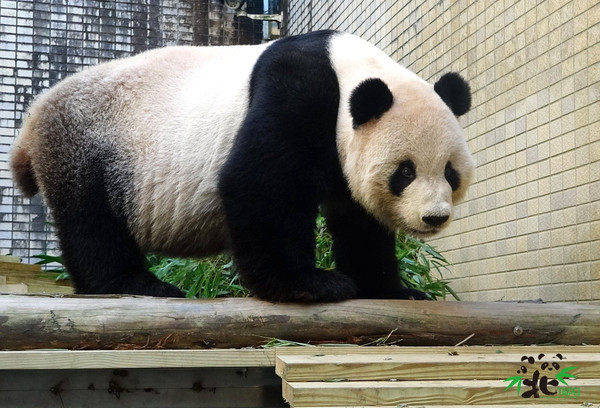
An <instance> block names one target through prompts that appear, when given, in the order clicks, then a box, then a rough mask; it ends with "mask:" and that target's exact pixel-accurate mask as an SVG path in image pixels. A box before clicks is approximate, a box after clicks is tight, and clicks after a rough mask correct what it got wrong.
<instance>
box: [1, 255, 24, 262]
mask: <svg viewBox="0 0 600 408" xmlns="http://www.w3.org/2000/svg"><path fill="white" fill-rule="evenodd" d="M2 262H10V263H20V262H21V257H19V256H13V255H0V263H2Z"/></svg>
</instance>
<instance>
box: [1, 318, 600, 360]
mask: <svg viewBox="0 0 600 408" xmlns="http://www.w3.org/2000/svg"><path fill="white" fill-rule="evenodd" d="M0 315H1V313H0ZM456 349H458V352H459V355H460V356H462V355H473V354H475V355H479V354H485V355H487V354H490V355H500V356H502V355H503V354H502V353H497V351H499V350H502V351H504V352H505V353H509V354H511V353H512V354H517V355H523V354H527V355H530V354H532V353H533V354H536V353H538V354H539V353H541V352H543V353H545V354H546V355H550V354H556V353H563V354H564V355H565V356H567V358H569V359H570V358H571V355H572V354H574V353H578V354H582V353H600V346H543V347H539V346H526V347H525V346H504V347H500V348H497V347H489V346H471V347H458V348H454V350H456ZM448 350H449V349H448V348H446V347H398V346H377V347H360V346H349V347H340V346H319V347H302V346H297V347H271V348H267V349H209V350H78V351H71V350H28V351H0V368H2V369H7V370H34V369H36V370H49V369H93V368H98V369H100V368H169V367H232V366H244V367H274V366H275V361H276V356H277V357H279V356H290V355H292V356H302V355H307V356H312V355H318V356H322V355H328V356H336V355H346V354H353V355H363V354H364V355H370V354H373V353H376V354H380V353H384V354H385V355H386V356H393V357H394V358H401V357H403V356H407V355H408V356H414V355H415V354H416V355H419V356H421V355H426V356H427V355H431V356H432V358H437V356H443V355H448Z"/></svg>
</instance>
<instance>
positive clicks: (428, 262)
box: [35, 215, 459, 300]
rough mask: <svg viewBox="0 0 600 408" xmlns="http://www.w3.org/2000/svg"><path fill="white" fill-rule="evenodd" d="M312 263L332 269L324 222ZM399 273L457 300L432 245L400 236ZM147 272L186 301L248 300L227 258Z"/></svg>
mask: <svg viewBox="0 0 600 408" xmlns="http://www.w3.org/2000/svg"><path fill="white" fill-rule="evenodd" d="M315 237H316V240H315V242H316V247H315V263H316V266H317V267H318V268H321V269H325V270H332V269H335V261H334V259H333V253H332V245H333V240H332V237H331V234H329V232H328V231H327V224H326V221H325V218H323V217H322V216H321V215H319V217H318V218H317V222H316V228H315ZM396 256H397V258H398V261H399V262H398V264H399V267H398V273H399V274H400V277H401V279H402V282H403V283H404V284H405V285H406V286H407V287H409V288H413V289H418V290H421V291H423V292H425V293H427V294H428V295H429V296H430V297H431V298H432V299H440V298H441V299H445V298H446V296H447V295H448V294H450V295H451V296H453V297H454V298H455V299H457V300H459V298H458V296H457V295H456V293H455V292H454V291H453V290H452V289H451V288H450V286H449V285H448V282H446V281H444V280H443V275H442V272H443V270H444V269H445V268H446V267H447V266H448V261H447V260H446V259H445V258H444V257H443V256H442V255H441V254H440V253H439V252H438V251H437V250H436V249H435V248H433V247H432V246H431V245H429V244H427V243H425V242H423V241H421V240H418V239H416V238H413V237H411V236H409V235H406V234H403V233H400V234H398V238H397V240H396ZM35 257H36V258H38V259H40V261H39V262H38V264H52V265H57V264H58V265H61V264H62V259H61V257H60V256H50V255H37V256H35ZM146 263H147V266H148V268H149V270H150V271H151V272H152V273H154V274H155V275H156V276H157V277H158V278H159V279H162V280H163V281H165V282H169V283H171V284H173V285H175V286H177V287H178V288H179V289H181V290H182V291H183V292H184V293H185V294H186V296H187V297H189V298H216V297H245V296H249V292H248V290H246V289H245V288H244V287H243V286H242V285H241V283H240V279H239V276H238V274H237V273H236V272H235V266H234V264H233V262H232V260H231V257H230V256H228V255H219V256H215V257H210V258H203V259H179V258H166V257H162V256H159V255H147V256H146ZM46 272H47V275H48V276H53V277H56V279H68V273H67V272H66V271H65V270H64V268H61V267H58V268H54V269H50V270H47V271H46Z"/></svg>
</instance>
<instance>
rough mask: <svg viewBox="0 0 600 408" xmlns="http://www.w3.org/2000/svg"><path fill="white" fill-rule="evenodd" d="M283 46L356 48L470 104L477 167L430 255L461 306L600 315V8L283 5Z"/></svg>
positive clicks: (582, 0) (593, 4)
mask: <svg viewBox="0 0 600 408" xmlns="http://www.w3.org/2000/svg"><path fill="white" fill-rule="evenodd" d="M287 13H288V15H287V18H288V25H287V27H286V32H287V34H298V33H303V32H307V31H312V30H318V29H324V28H332V29H339V30H343V31H347V32H352V33H355V34H358V35H360V36H362V37H363V38H365V39H367V40H369V41H371V42H372V43H374V44H376V45H377V46H379V47H380V48H381V49H383V50H384V51H385V52H386V53H387V54H388V55H390V56H392V58H394V59H395V60H397V61H398V62H399V63H401V64H403V65H405V66H407V67H409V68H410V69H411V70H413V71H415V72H416V73H418V74H419V75H421V76H422V77H423V78H425V79H427V80H428V81H430V82H434V81H435V80H436V79H437V78H439V76H440V75H441V74H442V73H444V72H447V71H450V70H452V71H458V72H460V73H462V75H463V76H465V78H467V79H468V80H469V82H470V84H471V87H472V91H473V101H474V104H473V106H474V108H473V110H472V111H471V112H470V113H468V114H467V115H466V116H464V117H463V118H461V123H462V125H463V126H464V128H465V131H466V136H467V139H468V143H469V147H470V149H471V151H472V152H473V154H474V156H475V159H476V161H477V166H478V168H477V171H476V173H475V182H474V184H473V186H472V187H471V189H470V191H469V194H468V196H467V199H466V201H465V202H464V203H463V204H461V205H460V206H459V207H458V209H457V212H456V220H455V222H454V224H453V225H452V226H451V227H450V228H449V230H448V231H447V232H446V233H444V234H443V235H442V236H441V237H439V238H437V239H435V240H433V241H432V243H433V245H434V246H436V247H437V248H438V249H439V250H440V251H441V252H442V253H443V254H444V255H445V256H446V257H447V258H448V259H449V260H450V261H451V262H452V263H453V264H454V265H453V266H451V267H450V272H449V273H447V274H446V277H448V278H452V287H453V288H454V289H455V290H456V291H457V292H458V293H459V294H460V295H461V297H462V299H463V300H485V301H492V300H500V299H504V300H525V299H538V298H542V299H543V300H545V301H600V181H599V180H600V106H599V104H598V100H599V99H600V45H599V41H600V3H598V2H597V1H593V0H577V1H567V0H539V1H536V2H533V1H526V0H521V1H510V0H505V1H504V0H503V1H490V0H486V1H467V0H459V1H449V0H441V1H440V0H421V1H381V2H365V1H346V0H344V1H341V0H335V1H330V0H328V1H325V0H311V1H297V0H289V2H288V10H287Z"/></svg>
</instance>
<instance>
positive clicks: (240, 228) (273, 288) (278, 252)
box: [219, 138, 357, 302]
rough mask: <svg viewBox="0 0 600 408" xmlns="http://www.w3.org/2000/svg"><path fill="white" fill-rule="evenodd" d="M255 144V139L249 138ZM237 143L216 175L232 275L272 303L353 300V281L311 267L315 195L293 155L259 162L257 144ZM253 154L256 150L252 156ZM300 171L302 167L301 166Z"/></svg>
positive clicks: (313, 262) (313, 266) (311, 184)
mask: <svg viewBox="0 0 600 408" xmlns="http://www.w3.org/2000/svg"><path fill="white" fill-rule="evenodd" d="M255 139H256V138H255ZM244 140H246V139H244V138H240V139H239V140H238V144H237V145H236V148H235V149H234V150H233V152H232V154H231V156H230V158H229V160H228V161H227V163H226V164H225V165H224V167H223V168H222V170H221V173H220V175H219V191H220V194H221V199H222V203H223V207H224V210H225V215H226V219H227V227H228V231H229V234H230V238H231V248H232V251H233V256H234V261H235V265H236V270H237V271H238V273H239V274H240V277H241V278H242V282H243V284H244V285H245V286H246V287H247V288H248V289H250V291H251V292H252V294H253V295H255V296H258V297H260V298H262V299H265V300H271V301H277V302H334V301H340V300H344V299H350V298H354V297H356V294H357V288H356V285H355V284H354V281H353V280H352V279H351V278H350V277H348V276H346V275H343V274H341V273H338V272H336V271H324V270H320V269H318V268H316V267H315V233H314V229H315V222H316V215H317V211H318V205H319V200H318V196H319V192H318V191H317V187H316V186H315V183H314V182H313V177H311V174H310V171H311V169H310V168H309V169H307V171H306V172H305V173H304V174H299V172H298V169H299V168H303V165H302V164H301V163H297V162H294V160H297V159H296V156H294V155H292V156H287V157H286V156H285V155H276V156H274V157H270V160H262V161H261V160H256V159H254V158H255V157H263V156H264V154H263V153H262V152H263V151H264V147H261V146H260V145H259V143H258V142H254V143H252V144H249V145H246V144H244V143H242V142H243V141H244ZM255 149H259V150H258V151H257V150H255ZM304 167H305V166H304Z"/></svg>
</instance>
